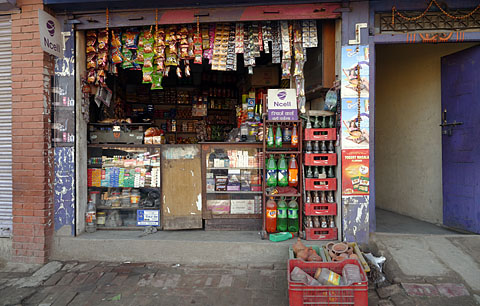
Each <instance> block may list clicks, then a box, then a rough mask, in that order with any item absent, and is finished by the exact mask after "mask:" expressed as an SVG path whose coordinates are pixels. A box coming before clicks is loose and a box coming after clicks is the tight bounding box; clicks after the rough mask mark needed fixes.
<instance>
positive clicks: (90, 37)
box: [86, 31, 97, 54]
mask: <svg viewBox="0 0 480 306" xmlns="http://www.w3.org/2000/svg"><path fill="white" fill-rule="evenodd" d="M96 43H97V32H96V31H88V32H87V48H86V52H87V54H89V53H92V52H97V48H96V46H95V44H96Z"/></svg>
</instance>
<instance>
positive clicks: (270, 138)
mask: <svg viewBox="0 0 480 306" xmlns="http://www.w3.org/2000/svg"><path fill="white" fill-rule="evenodd" d="M274 144H275V140H274V139H273V128H272V126H269V127H268V132H267V147H269V148H273V146H274Z"/></svg>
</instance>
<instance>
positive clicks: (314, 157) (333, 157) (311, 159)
mask: <svg viewBox="0 0 480 306" xmlns="http://www.w3.org/2000/svg"><path fill="white" fill-rule="evenodd" d="M303 160H304V163H305V165H306V166H336V165H337V154H335V153H329V154H315V153H305V157H304V159H303Z"/></svg>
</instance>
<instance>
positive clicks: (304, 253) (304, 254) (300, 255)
mask: <svg viewBox="0 0 480 306" xmlns="http://www.w3.org/2000/svg"><path fill="white" fill-rule="evenodd" d="M297 258H298V259H301V260H307V259H308V249H303V250H300V251H298V253H297Z"/></svg>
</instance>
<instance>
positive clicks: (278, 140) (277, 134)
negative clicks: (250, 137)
mask: <svg viewBox="0 0 480 306" xmlns="http://www.w3.org/2000/svg"><path fill="white" fill-rule="evenodd" d="M282 145H283V142H282V129H281V128H280V126H277V131H276V132H275V147H277V148H281V147H282Z"/></svg>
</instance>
